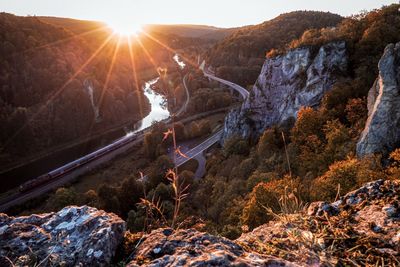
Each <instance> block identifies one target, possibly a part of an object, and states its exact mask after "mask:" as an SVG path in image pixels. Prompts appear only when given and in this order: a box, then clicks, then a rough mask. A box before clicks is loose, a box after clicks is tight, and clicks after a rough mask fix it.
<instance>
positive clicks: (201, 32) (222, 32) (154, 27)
mask: <svg viewBox="0 0 400 267" xmlns="http://www.w3.org/2000/svg"><path fill="white" fill-rule="evenodd" d="M145 29H147V30H149V31H155V32H160V33H163V34H175V35H179V36H182V37H190V38H201V39H210V40H222V39H223V38H225V37H226V36H228V35H229V34H231V33H232V32H233V31H235V30H236V28H217V27H213V26H207V25H190V24H181V25H160V24H150V25H146V26H145Z"/></svg>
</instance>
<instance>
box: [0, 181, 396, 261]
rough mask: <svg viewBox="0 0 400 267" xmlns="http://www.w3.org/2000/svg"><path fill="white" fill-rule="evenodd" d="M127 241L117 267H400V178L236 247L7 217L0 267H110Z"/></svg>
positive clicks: (71, 219)
mask: <svg viewBox="0 0 400 267" xmlns="http://www.w3.org/2000/svg"><path fill="white" fill-rule="evenodd" d="M124 236H125V237H124ZM123 239H124V246H123V247H124V250H125V251H124V254H126V255H130V256H129V257H128V259H126V258H125V259H116V260H115V261H114V262H120V263H121V262H125V263H127V264H128V266H131V267H133V266H375V265H377V264H378V265H379V266H399V265H400V264H399V262H400V260H399V259H400V253H399V251H400V180H396V181H390V180H387V181H383V180H378V181H375V182H371V183H368V184H365V185H364V186H362V187H361V188H359V189H357V190H355V191H353V192H350V193H348V194H346V195H344V196H343V197H341V198H339V199H338V200H337V201H335V202H333V203H328V202H314V203H311V204H310V205H309V207H308V210H306V211H304V212H303V213H300V214H288V215H284V214H278V215H276V220H275V221H271V222H269V223H268V224H265V225H262V226H260V227H258V228H256V229H254V230H253V231H251V232H248V233H244V234H242V236H241V237H240V238H238V239H237V240H234V241H232V240H228V239H226V238H223V237H217V236H213V235H210V234H208V233H204V232H199V231H197V230H194V229H180V230H172V229H168V228H165V229H157V230H154V231H152V232H151V233H149V234H145V235H141V234H131V233H129V232H125V222H124V221H122V220H121V219H120V218H119V217H117V216H116V215H114V214H110V213H106V212H104V211H99V210H97V209H94V208H90V207H87V206H83V207H73V206H71V207H66V208H64V209H63V210H61V211H59V212H57V213H48V214H42V215H31V216H28V217H18V218H14V217H9V216H7V215H5V214H1V215H0V266H2V267H3V266H13V265H17V266H34V265H35V264H36V265H38V264H39V265H40V266H109V265H111V264H112V261H111V260H112V257H113V255H115V253H116V249H117V246H118V245H119V244H121V243H122V241H123ZM127 244H130V245H129V246H127ZM121 247H122V246H121ZM127 247H128V249H127Z"/></svg>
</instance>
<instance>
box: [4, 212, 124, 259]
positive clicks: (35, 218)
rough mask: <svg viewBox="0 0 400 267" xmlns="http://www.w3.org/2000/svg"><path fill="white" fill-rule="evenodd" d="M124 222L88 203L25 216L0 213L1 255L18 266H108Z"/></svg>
mask: <svg viewBox="0 0 400 267" xmlns="http://www.w3.org/2000/svg"><path fill="white" fill-rule="evenodd" d="M124 231H125V222H124V221H123V220H122V219H120V218H119V217H118V216H116V215H114V214H112V213H106V212H104V211H101V210H97V209H95V208H91V207H88V206H82V207H75V206H70V207H65V208H64V209H62V210H61V211H59V212H57V213H47V214H40V215H36V214H33V215H31V216H26V217H17V218H15V217H9V216H7V215H6V214H0V258H1V257H3V259H2V261H4V262H6V261H7V260H6V258H5V257H7V258H8V259H10V260H11V261H12V262H14V263H15V264H16V265H18V266H26V265H27V266H33V265H35V264H36V265H37V264H39V263H40V262H42V264H41V266H53V265H54V264H55V265H57V266H58V265H63V266H108V265H109V263H110V261H111V258H112V257H113V255H114V253H115V250H116V247H117V246H118V244H119V243H120V242H121V241H122V239H123V235H124Z"/></svg>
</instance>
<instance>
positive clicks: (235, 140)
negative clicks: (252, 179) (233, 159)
mask: <svg viewBox="0 0 400 267" xmlns="http://www.w3.org/2000/svg"><path fill="white" fill-rule="evenodd" d="M223 149H224V154H225V156H229V155H234V154H236V155H247V154H249V152H250V147H249V143H248V141H247V140H244V139H241V138H240V137H238V136H233V137H230V138H228V139H226V140H225V142H224V148H223Z"/></svg>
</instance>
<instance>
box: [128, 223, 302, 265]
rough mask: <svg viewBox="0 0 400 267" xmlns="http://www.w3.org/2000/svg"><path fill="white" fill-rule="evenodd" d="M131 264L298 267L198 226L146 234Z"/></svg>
mask: <svg viewBox="0 0 400 267" xmlns="http://www.w3.org/2000/svg"><path fill="white" fill-rule="evenodd" d="M143 238H144V241H143V242H142V243H141V244H140V245H139V246H138V248H137V250H136V251H135V254H134V260H133V261H131V262H130V263H129V264H128V266H130V267H133V266H154V267H155V266H157V267H158V266H271V267H278V266H280V267H284V266H297V265H296V264H293V263H289V262H287V261H285V260H283V259H279V258H276V257H272V256H262V255H260V254H258V253H253V252H246V251H245V250H244V249H243V247H241V246H240V245H238V244H237V243H235V242H233V241H231V240H228V239H226V238H223V237H216V236H213V235H210V234H207V233H202V232H199V231H197V230H194V229H185V230H184V229H181V230H178V231H173V230H172V229H158V230H155V231H153V232H151V233H150V234H148V235H145V236H144V237H143Z"/></svg>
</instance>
